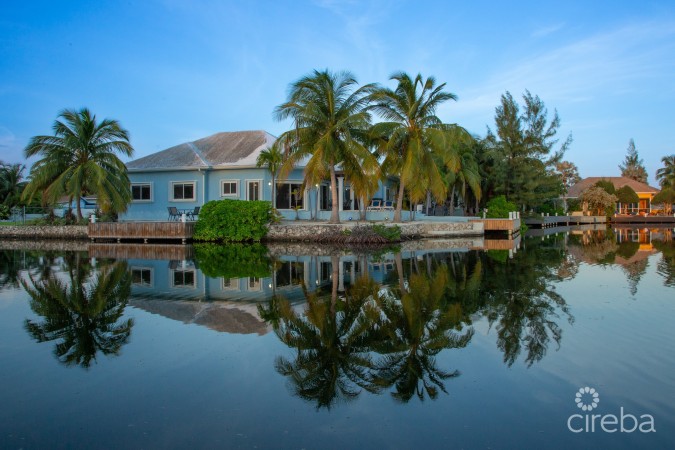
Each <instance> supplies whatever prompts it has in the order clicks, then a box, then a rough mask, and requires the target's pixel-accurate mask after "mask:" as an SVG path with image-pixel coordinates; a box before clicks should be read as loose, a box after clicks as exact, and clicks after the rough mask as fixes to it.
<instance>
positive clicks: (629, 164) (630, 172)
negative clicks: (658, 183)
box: [619, 139, 647, 183]
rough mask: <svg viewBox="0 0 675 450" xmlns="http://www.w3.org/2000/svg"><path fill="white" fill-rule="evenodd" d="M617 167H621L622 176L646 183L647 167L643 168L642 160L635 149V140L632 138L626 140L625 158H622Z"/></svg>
mask: <svg viewBox="0 0 675 450" xmlns="http://www.w3.org/2000/svg"><path fill="white" fill-rule="evenodd" d="M619 169H621V176H622V177H628V178H631V179H633V180H636V181H639V182H641V183H647V169H645V165H644V162H643V161H642V160H641V159H640V156H639V155H638V152H637V150H636V149H635V142H634V141H633V139H631V140H630V141H629V142H628V151H627V152H626V159H624V160H623V164H620V165H619Z"/></svg>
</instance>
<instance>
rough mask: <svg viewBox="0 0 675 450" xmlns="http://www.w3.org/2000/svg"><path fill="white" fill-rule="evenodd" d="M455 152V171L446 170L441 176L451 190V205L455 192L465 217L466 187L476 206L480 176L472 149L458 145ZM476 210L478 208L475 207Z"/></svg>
mask: <svg viewBox="0 0 675 450" xmlns="http://www.w3.org/2000/svg"><path fill="white" fill-rule="evenodd" d="M457 152H458V155H457V156H458V160H459V165H458V167H457V170H456V171H453V170H447V169H446V170H444V171H443V174H444V179H445V181H446V184H447V186H449V187H450V188H451V194H450V201H451V205H454V204H455V203H454V202H455V193H456V192H457V193H458V194H459V195H460V196H461V197H462V199H463V200H464V215H466V208H467V203H468V195H467V187H468V188H469V189H470V190H471V192H472V193H473V197H474V199H475V200H476V205H477V204H478V203H479V202H480V199H481V194H482V191H481V186H480V182H481V176H480V169H479V167H478V163H477V162H476V154H475V153H474V150H473V148H472V147H470V146H468V145H460V146H458V148H457ZM477 210H478V207H476V211H477Z"/></svg>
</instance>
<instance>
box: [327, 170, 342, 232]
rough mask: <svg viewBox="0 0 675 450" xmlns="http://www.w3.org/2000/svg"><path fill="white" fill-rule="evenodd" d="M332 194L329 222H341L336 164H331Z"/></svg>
mask: <svg viewBox="0 0 675 450" xmlns="http://www.w3.org/2000/svg"><path fill="white" fill-rule="evenodd" d="M330 195H331V200H332V201H333V205H332V207H331V212H330V220H329V221H328V223H340V212H339V211H340V210H339V206H340V205H338V191H337V178H336V177H335V167H334V166H331V168H330Z"/></svg>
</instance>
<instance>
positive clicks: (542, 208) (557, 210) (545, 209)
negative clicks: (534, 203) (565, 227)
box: [537, 201, 565, 216]
mask: <svg viewBox="0 0 675 450" xmlns="http://www.w3.org/2000/svg"><path fill="white" fill-rule="evenodd" d="M537 212H538V213H539V214H548V215H551V216H562V215H564V214H565V210H564V209H563V208H562V207H560V206H556V205H555V204H553V202H550V201H547V202H544V203H543V204H541V205H539V206H538V207H537Z"/></svg>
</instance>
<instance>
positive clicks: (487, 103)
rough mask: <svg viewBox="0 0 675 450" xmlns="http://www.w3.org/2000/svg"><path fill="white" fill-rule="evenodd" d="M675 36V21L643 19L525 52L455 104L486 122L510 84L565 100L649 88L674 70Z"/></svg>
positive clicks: (514, 88) (518, 89)
mask: <svg viewBox="0 0 675 450" xmlns="http://www.w3.org/2000/svg"><path fill="white" fill-rule="evenodd" d="M673 37H675V22H661V23H659V22H649V23H640V24H635V25H632V26H628V27H623V28H619V29H616V30H612V31H608V32H605V33H601V34H596V35H593V36H588V37H585V38H583V39H580V40H578V41H576V42H572V43H569V44H566V45H562V46H559V47H557V48H552V49H549V50H546V51H540V52H538V53H537V54H533V55H526V56H523V57H522V58H521V59H520V60H519V61H516V62H515V63H514V64H513V65H510V66H507V67H493V68H492V73H491V74H490V75H488V76H487V77H485V78H484V79H483V80H484V81H483V82H481V83H479V84H476V85H474V86H472V87H470V88H469V89H467V90H465V92H464V93H463V95H462V96H461V99H460V100H461V101H460V102H458V104H457V105H453V107H452V110H453V111H454V115H457V114H458V113H459V114H460V115H461V116H463V117H468V118H473V119H479V118H481V119H483V123H487V122H488V121H489V120H490V119H491V117H492V115H493V113H494V107H495V106H496V105H497V103H498V102H499V97H500V96H501V94H503V93H504V92H505V91H507V90H508V91H511V92H512V93H513V94H514V95H519V94H520V93H522V92H523V91H524V90H525V89H529V90H530V91H531V92H533V93H536V94H539V95H540V96H541V97H542V98H543V99H545V101H547V102H549V101H550V102H552V103H553V104H556V105H561V104H569V103H584V102H585V103H591V102H593V101H595V100H597V99H598V97H607V96H616V95H624V94H626V93H628V92H632V91H634V90H637V89H644V87H645V84H646V83H649V81H650V79H656V78H663V77H665V76H669V75H668V74H672V73H675V58H673V56H672V55H674V54H675V39H673Z"/></svg>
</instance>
